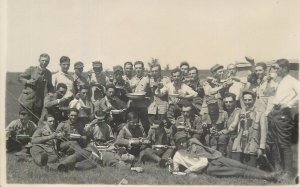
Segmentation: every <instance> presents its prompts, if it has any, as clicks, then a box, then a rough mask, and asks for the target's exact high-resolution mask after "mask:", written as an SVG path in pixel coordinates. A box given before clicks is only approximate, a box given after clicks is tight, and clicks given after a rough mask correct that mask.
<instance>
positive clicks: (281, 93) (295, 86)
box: [273, 75, 299, 108]
mask: <svg viewBox="0 0 300 187" xmlns="http://www.w3.org/2000/svg"><path fill="white" fill-rule="evenodd" d="M298 101H299V81H298V80H296V79H295V78H294V77H292V76H291V75H286V76H285V77H283V79H282V80H281V81H280V82H279V84H278V87H277V90H276V94H275V97H274V99H273V104H280V105H286V106H287V107H289V108H294V107H297V106H298Z"/></svg>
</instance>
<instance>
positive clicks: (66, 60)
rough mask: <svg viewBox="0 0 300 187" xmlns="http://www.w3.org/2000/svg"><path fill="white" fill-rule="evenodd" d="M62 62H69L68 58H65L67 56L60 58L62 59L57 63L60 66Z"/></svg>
mask: <svg viewBox="0 0 300 187" xmlns="http://www.w3.org/2000/svg"><path fill="white" fill-rule="evenodd" d="M63 62H70V58H69V57H67V56H62V57H60V59H59V63H60V64H61V63H63Z"/></svg>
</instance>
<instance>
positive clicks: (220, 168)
mask: <svg viewBox="0 0 300 187" xmlns="http://www.w3.org/2000/svg"><path fill="white" fill-rule="evenodd" d="M175 143H176V147H177V149H178V151H177V152H176V153H175V155H174V157H173V163H172V165H173V171H174V172H178V171H180V167H179V166H181V167H183V168H184V170H183V171H184V172H185V173H186V174H192V175H194V174H202V173H206V174H208V175H212V176H216V177H246V178H254V179H264V180H269V181H276V178H277V173H268V172H265V171H262V170H260V169H257V168H255V167H251V166H247V165H244V164H242V163H240V162H238V161H236V160H232V159H229V158H225V157H223V156H222V153H220V152H219V151H217V150H214V149H212V148H209V147H206V146H204V145H203V144H201V143H200V142H199V141H198V140H197V139H196V138H192V139H188V137H187V134H186V133H185V132H177V133H176V134H175ZM173 174H176V173H173Z"/></svg>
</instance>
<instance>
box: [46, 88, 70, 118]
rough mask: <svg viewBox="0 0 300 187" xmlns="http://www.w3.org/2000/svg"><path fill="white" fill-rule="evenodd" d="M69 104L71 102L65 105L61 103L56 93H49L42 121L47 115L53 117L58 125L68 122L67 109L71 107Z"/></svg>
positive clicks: (66, 102)
mask: <svg viewBox="0 0 300 187" xmlns="http://www.w3.org/2000/svg"><path fill="white" fill-rule="evenodd" d="M70 99H71V98H70ZM68 102H70V100H69V101H68V100H66V101H65V102H64V103H59V99H58V98H57V95H56V93H48V94H47V95H46V97H45V100H44V108H43V112H42V116H41V120H43V118H44V116H45V115H46V114H51V115H53V117H54V119H55V120H56V124H58V123H59V122H61V121H65V120H67V109H68V107H69V106H68Z"/></svg>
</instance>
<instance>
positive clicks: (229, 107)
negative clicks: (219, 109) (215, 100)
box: [223, 97, 234, 110]
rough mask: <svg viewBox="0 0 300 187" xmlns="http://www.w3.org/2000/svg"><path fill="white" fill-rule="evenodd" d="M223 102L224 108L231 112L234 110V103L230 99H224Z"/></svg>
mask: <svg viewBox="0 0 300 187" xmlns="http://www.w3.org/2000/svg"><path fill="white" fill-rule="evenodd" d="M223 102H224V105H225V108H226V109H227V110H233V109H234V101H233V98H232V97H225V98H224V100H223Z"/></svg>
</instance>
